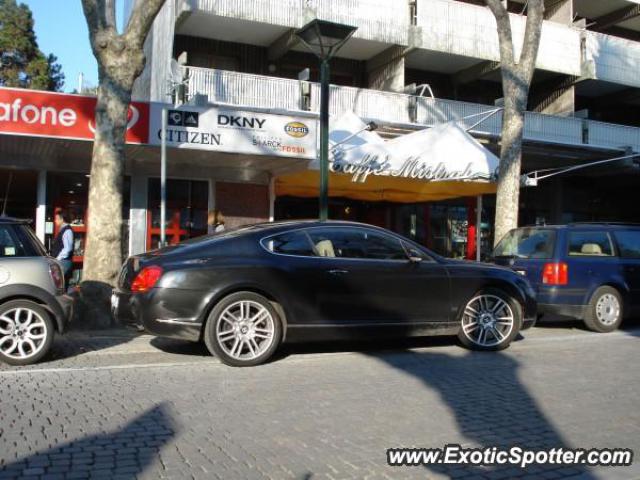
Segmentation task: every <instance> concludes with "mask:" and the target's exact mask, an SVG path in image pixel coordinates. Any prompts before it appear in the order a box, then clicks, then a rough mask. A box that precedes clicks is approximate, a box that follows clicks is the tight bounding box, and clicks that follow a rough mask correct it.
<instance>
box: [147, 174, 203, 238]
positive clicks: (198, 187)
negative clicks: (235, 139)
mask: <svg viewBox="0 0 640 480" xmlns="http://www.w3.org/2000/svg"><path fill="white" fill-rule="evenodd" d="M148 191H149V194H148V210H147V250H151V249H154V248H158V245H159V244H160V198H161V196H160V179H159V178H150V179H149V190H148ZM208 212H209V182H208V181H207V180H175V179H169V180H167V221H166V235H167V242H169V244H171V245H174V244H176V243H178V242H180V241H182V240H186V239H188V238H192V237H198V236H200V235H206V233H207V214H208Z"/></svg>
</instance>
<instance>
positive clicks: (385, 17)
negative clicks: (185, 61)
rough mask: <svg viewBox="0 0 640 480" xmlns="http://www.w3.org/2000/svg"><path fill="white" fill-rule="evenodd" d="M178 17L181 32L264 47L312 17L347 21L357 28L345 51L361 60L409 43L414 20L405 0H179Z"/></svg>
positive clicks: (296, 46) (295, 48)
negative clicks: (391, 47) (411, 23)
mask: <svg viewBox="0 0 640 480" xmlns="http://www.w3.org/2000/svg"><path fill="white" fill-rule="evenodd" d="M176 18H177V19H178V21H177V26H176V33H178V34H184V35H192V36H197V37H203V38H217V39H220V40H226V41H230V42H239V43H248V44H252V45H258V46H265V47H268V46H271V45H274V44H275V42H277V41H278V40H279V39H280V38H281V37H283V36H285V35H287V33H288V32H290V31H291V30H292V29H295V28H299V27H301V26H302V25H304V24H305V23H306V22H308V21H309V20H312V19H313V18H320V19H323V20H330V21H334V22H340V23H346V24H349V25H354V26H357V27H358V30H357V31H356V33H355V35H354V37H353V39H352V40H351V41H350V42H349V43H348V44H347V45H346V46H345V47H344V48H343V49H342V50H341V52H340V55H341V56H344V57H346V58H354V59H358V60H363V59H368V58H371V57H372V56H374V55H376V54H378V53H380V52H381V51H383V50H385V49H386V48H388V47H389V46H390V45H392V44H400V45H407V43H408V35H409V34H408V32H409V24H410V19H409V6H408V3H407V1H406V0H394V1H393V2H391V1H389V0H242V1H238V0H176ZM291 48H293V49H294V50H303V49H304V47H303V46H302V45H291Z"/></svg>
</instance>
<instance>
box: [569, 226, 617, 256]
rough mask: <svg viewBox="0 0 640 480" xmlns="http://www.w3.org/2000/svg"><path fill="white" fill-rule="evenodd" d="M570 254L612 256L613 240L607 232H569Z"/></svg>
mask: <svg viewBox="0 0 640 480" xmlns="http://www.w3.org/2000/svg"><path fill="white" fill-rule="evenodd" d="M569 255H571V256H574V257H578V256H587V257H610V256H611V255H613V248H612V247H611V240H610V239H609V235H608V234H607V233H606V232H569Z"/></svg>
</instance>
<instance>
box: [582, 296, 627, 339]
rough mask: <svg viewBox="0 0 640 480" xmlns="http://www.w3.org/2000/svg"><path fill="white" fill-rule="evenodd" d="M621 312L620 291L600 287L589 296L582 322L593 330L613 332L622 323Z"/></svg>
mask: <svg viewBox="0 0 640 480" xmlns="http://www.w3.org/2000/svg"><path fill="white" fill-rule="evenodd" d="M623 313H624V312H623V307H622V296H621V295H620V292H618V291H617V290H616V289H615V288H612V287H600V288H598V289H597V290H596V291H595V292H594V294H593V295H592V296H591V301H590V302H589V305H587V311H586V315H585V317H584V323H585V325H586V326H587V328H588V329H589V330H593V331H594V332H600V333H607V332H613V331H614V330H616V329H617V328H618V327H619V326H620V323H622V317H623Z"/></svg>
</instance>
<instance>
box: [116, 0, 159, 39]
mask: <svg viewBox="0 0 640 480" xmlns="http://www.w3.org/2000/svg"><path fill="white" fill-rule="evenodd" d="M164 2H165V0H136V2H135V4H134V5H133V9H132V10H131V16H130V17H129V21H128V22H127V27H126V28H125V31H124V33H123V35H124V36H126V37H127V40H128V41H130V42H132V43H133V42H135V43H137V44H138V45H139V46H142V45H143V44H144V41H145V39H146V38H147V34H148V33H149V29H150V28H151V24H152V23H153V20H154V19H155V18H156V15H157V14H158V12H159V11H160V9H161V8H162V6H163V5H164Z"/></svg>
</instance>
